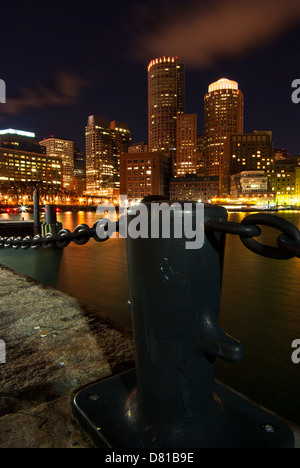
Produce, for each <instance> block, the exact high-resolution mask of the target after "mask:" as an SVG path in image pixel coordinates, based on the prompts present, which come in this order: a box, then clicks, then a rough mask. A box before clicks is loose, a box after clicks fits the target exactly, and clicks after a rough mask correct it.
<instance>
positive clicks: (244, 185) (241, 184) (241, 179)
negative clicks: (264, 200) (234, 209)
mask: <svg viewBox="0 0 300 468" xmlns="http://www.w3.org/2000/svg"><path fill="white" fill-rule="evenodd" d="M267 194H268V177H267V175H266V173H265V171H242V172H240V173H239V174H234V175H232V176H230V196H231V197H236V198H239V197H248V198H251V197H261V196H264V195H267Z"/></svg>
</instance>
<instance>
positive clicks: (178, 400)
mask: <svg viewBox="0 0 300 468" xmlns="http://www.w3.org/2000/svg"><path fill="white" fill-rule="evenodd" d="M146 206H147V208H148V212H149V218H148V225H149V227H150V226H151V223H152V222H153V216H152V214H151V212H150V204H146ZM181 206H182V213H181V216H182V219H183V216H184V210H185V206H184V205H183V204H182V205H181ZM196 206H197V205H196V203H194V204H193V210H192V216H193V220H194V222H195V221H196ZM137 216H138V211H137V207H135V208H134V209H133V208H131V209H129V210H128V226H129V225H130V223H131V222H132V221H134V220H136V219H137ZM174 220H175V217H174V216H173V217H172V216H171V233H174V223H175V221H174ZM205 220H206V221H220V220H221V221H226V220H227V211H226V210H225V209H224V208H222V207H218V206H213V205H205ZM187 240H188V239H187V238H185V237H182V238H175V237H174V236H173V237H171V238H163V236H162V235H161V233H160V235H159V237H158V238H133V237H130V236H128V238H127V257H128V271H129V284H130V307H131V313H132V325H133V335H134V344H135V355H136V368H135V370H134V371H131V372H128V373H124V374H121V375H120V376H116V377H113V378H111V379H108V380H105V381H103V382H100V383H99V384H96V385H95V386H91V387H89V388H87V389H85V390H83V391H82V392H80V393H79V394H78V395H77V396H76V398H75V410H76V413H77V415H78V417H79V418H80V420H81V421H82V423H83V425H84V426H85V427H86V429H87V430H88V432H89V433H90V434H91V436H92V437H93V439H94V440H95V442H96V443H97V445H99V446H106V447H116V448H133V447H135V448H141V447H145V448H176V449H179V448H244V447H245V448H246V447H257V448H258V447H270V448H273V447H293V446H294V437H293V433H292V431H291V429H290V428H289V427H288V426H287V425H285V424H283V423H282V421H280V420H279V419H278V418H276V417H274V416H273V415H271V414H270V413H269V412H267V411H265V410H263V409H262V408H260V407H258V406H256V405H253V404H251V403H250V402H249V401H248V400H246V399H245V398H243V397H241V396H239V395H237V394H236V393H235V392H233V391H231V390H229V389H227V388H226V387H224V386H222V385H220V384H218V383H216V382H215V360H216V358H221V359H225V360H227V361H230V362H233V363H238V362H240V361H241V360H242V359H243V357H244V352H243V348H242V346H241V344H240V343H239V342H238V341H236V340H235V339H233V338H231V337H230V336H229V335H228V334H226V333H225V332H224V331H222V330H221V329H220V327H219V325H218V319H219V312H220V303H221V285H222V274H223V258H224V249H225V234H222V233H214V232H211V231H208V232H205V236H204V244H203V246H202V247H201V248H198V249H187V247H186V246H187V244H186V242H187ZM233 307H234V303H233ZM272 428H273V429H274V431H273V432H272ZM275 428H276V429H275Z"/></svg>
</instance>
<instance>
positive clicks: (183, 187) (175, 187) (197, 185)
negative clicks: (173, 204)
mask: <svg viewBox="0 0 300 468" xmlns="http://www.w3.org/2000/svg"><path fill="white" fill-rule="evenodd" d="M218 193H219V177H217V176H202V177H197V176H187V177H173V178H171V180H170V199H171V200H182V201H185V200H195V201H197V200H201V201H203V202H206V201H209V200H212V199H213V198H216V197H217V196H218Z"/></svg>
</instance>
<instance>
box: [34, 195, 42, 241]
mask: <svg viewBox="0 0 300 468" xmlns="http://www.w3.org/2000/svg"><path fill="white" fill-rule="evenodd" d="M33 213H34V235H35V236H36V235H38V234H41V232H40V231H41V227H40V195H39V191H38V189H35V190H34V193H33Z"/></svg>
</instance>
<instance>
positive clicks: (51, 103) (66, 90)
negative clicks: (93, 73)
mask: <svg viewBox="0 0 300 468" xmlns="http://www.w3.org/2000/svg"><path fill="white" fill-rule="evenodd" d="M85 86H87V83H86V82H85V81H84V80H83V79H81V78H79V77H78V76H76V75H72V74H69V73H65V72H62V71H59V72H57V73H56V75H55V78H54V80H53V84H51V85H49V86H45V85H41V84H39V85H36V86H35V87H34V88H31V89H29V88H24V89H22V90H21V92H20V95H19V96H18V97H16V98H9V96H7V99H6V104H4V105H2V106H1V108H0V115H2V116H5V115H22V114H24V113H25V112H27V111H29V110H31V109H37V108H47V107H58V106H69V105H73V104H76V103H77V102H78V100H79V98H80V96H81V93H82V90H83V88H84V87H85Z"/></svg>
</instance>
